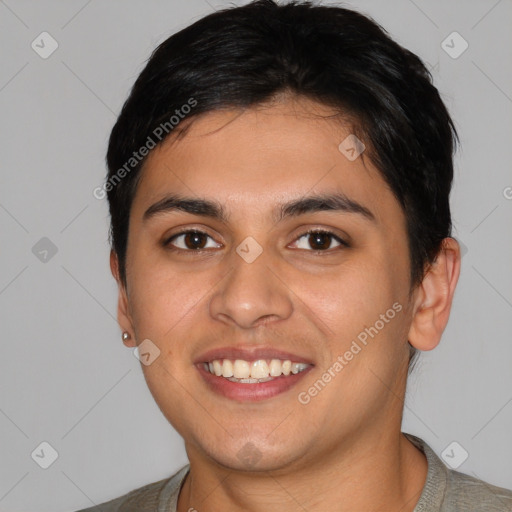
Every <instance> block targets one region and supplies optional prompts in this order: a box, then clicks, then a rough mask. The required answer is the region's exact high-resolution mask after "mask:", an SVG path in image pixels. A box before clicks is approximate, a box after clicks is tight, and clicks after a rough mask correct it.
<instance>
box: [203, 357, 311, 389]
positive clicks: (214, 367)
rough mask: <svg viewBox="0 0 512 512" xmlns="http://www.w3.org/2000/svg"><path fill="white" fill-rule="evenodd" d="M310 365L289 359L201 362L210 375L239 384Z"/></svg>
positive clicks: (282, 375)
mask: <svg viewBox="0 0 512 512" xmlns="http://www.w3.org/2000/svg"><path fill="white" fill-rule="evenodd" d="M311 366H313V365H312V364H309V363H303V362H292V361H291V360H290V359H257V360H255V361H246V360H244V359H234V360H232V359H213V360H212V361H208V362H204V363H203V368H204V369H205V370H206V371H208V372H209V373H211V374H212V375H215V376H217V377H224V378H225V379H226V380H229V381H231V382H236V383H240V384H258V383H262V382H269V381H271V380H275V379H277V378H279V377H287V376H289V375H296V374H298V373H301V372H303V371H304V370H306V369H308V368H309V367H311Z"/></svg>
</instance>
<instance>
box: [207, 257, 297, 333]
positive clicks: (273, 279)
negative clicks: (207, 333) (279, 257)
mask: <svg viewBox="0 0 512 512" xmlns="http://www.w3.org/2000/svg"><path fill="white" fill-rule="evenodd" d="M265 253H266V251H263V253H262V254H261V255H260V256H259V257H258V258H257V259H256V260H255V261H253V262H252V263H248V262H247V261H245V260H244V259H243V258H241V257H240V256H239V255H238V254H237V253H236V252H234V253H233V255H232V257H231V262H230V263H231V271H229V272H228V274H227V276H226V278H225V279H223V280H222V281H221V284H220V285H219V286H218V287H217V288H216V290H215V293H214V295H213V296H212V297H211V299H210V303H209V308H210V315H211V316H212V318H214V319H216V320H220V321H222V322H224V323H229V324H231V325H236V326H238V327H239V328H242V329H250V328H253V327H257V326H259V325H262V324H266V323H268V322H272V321H278V320H284V319H286V318H288V317H289V316H290V315H291V314H292V311H293V303H292V301H291V294H292V292H291V291H290V288H288V286H287V285H286V282H285V279H283V278H280V276H279V272H278V271H277V270H276V269H275V266H273V267H274V268H272V267H271V265H270V263H271V262H270V261H269V260H270V258H269V257H267V256H266V254H265Z"/></svg>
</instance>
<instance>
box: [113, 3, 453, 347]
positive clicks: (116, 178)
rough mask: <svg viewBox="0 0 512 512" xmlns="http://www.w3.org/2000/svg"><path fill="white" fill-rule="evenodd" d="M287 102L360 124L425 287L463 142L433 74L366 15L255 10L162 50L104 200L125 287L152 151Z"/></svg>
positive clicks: (191, 29) (219, 17)
mask: <svg viewBox="0 0 512 512" xmlns="http://www.w3.org/2000/svg"><path fill="white" fill-rule="evenodd" d="M280 93H292V94H294V95H297V96H302V97H306V98H309V99H312V100H315V101H317V102H320V103H322V104H325V105H327V106H331V107H333V108H335V109H337V110H338V111H339V112H340V113H341V114H344V115H345V119H349V120H350V121H351V123H352V124H353V133H355V134H356V135H357V136H358V138H360V139H361V140H363V141H364V144H365V145H366V150H365V155H366V156H367V157H368V158H370V160H371V161H372V163H373V164H374V165H375V166H376V167H377V169H378V170H379V172H380V173H381V174H382V177H383V178H384V179H385V181H386V182H387V184H388V186H389V187H390V189H391V191H392V192H393V194H394V196H395V197H396V199H397V201H398V202H399V203H400V205H401V207H402V209H403V211H404V214H405V217H406V222H407V236H408V245H409V254H410V263H411V265H410V267H411V272H410V283H411V290H412V289H413V288H414V287H415V286H417V285H418V284H420V283H421V281H422V280H423V277H424V275H425V272H426V271H427V270H428V266H429V265H430V264H431V263H432V262H433V261H434V260H435V258H436V256H437V254H438V253H439V251H440V249H441V242H442V240H443V239H444V238H446V237H449V236H451V230H452V223H451V214H450V204H449V194H450V189H451V186H452V180H453V161H452V157H453V152H454V150H455V146H456V144H457V142H458V137H457V132H456V129H455V126H454V124H453V122H452V119H451V118H450V115H449V113H448V111H447V108H446V106H445V105H444V103H443V101H442V100H441V97H440V95H439V92H438V90H437V89H436V87H435V86H434V85H433V80H432V76H431V74H430V72H429V71H428V69H427V68H426V67H425V65H424V64H423V63H422V61H421V60H420V59H419V58H418V57H417V56H416V55H415V54H413V53H411V52H410V51H408V50H407V49H405V48H403V47H402V46H400V45H399V44H398V43H396V42H395V41H393V40H392V39H391V37H390V36H389V35H388V34H387V32H386V31H385V30H384V29H383V28H382V27H380V26H379V25H378V24H377V23H376V22H375V21H374V20H372V19H371V18H369V17H367V16H365V15H363V14H361V13H359V12H357V11H354V10H351V9H347V8H344V7H338V6H333V5H329V6H323V5H316V4H313V3H311V2H309V1H291V2H288V3H281V4H277V3H276V2H274V1H273V0H257V1H253V2H251V3H249V4H247V5H244V6H241V7H231V8H228V9H223V10H220V11H216V12H214V13H212V14H210V15H208V16H206V17H204V18H202V19H200V20H198V21H197V22H195V23H193V24H192V25H190V26H188V27H186V28H185V29H183V30H181V31H179V32H177V33H176V34H174V35H172V36H171V37H169V38H168V39H167V40H165V41H164V42H163V43H161V44H160V45H159V46H158V47H157V48H156V50H155V51H154V52H153V53H152V55H151V57H150V59H149V60H148V62H147V65H146V66H145V68H144V70H143V71H142V72H141V74H140V75H139V77H138V78H137V80H136V82H135V84H134V86H133V88H132V90H131V93H130V95H129V97H128V99H127V101H126V102H125V104H124V106H123V108H122V111H121V113H120V115H119V118H118V119H117V122H116V124H115V126H114V128H113V130H112V133H111V136H110V141H109V147H108V152H107V165H108V176H107V182H106V187H105V190H106V191H107V195H108V201H109V207H110V215H111V228H110V242H111V245H112V249H113V250H114V251H115V253H116V254H117V257H118V260H119V273H120V279H121V280H122V282H123V283H124V284H126V249H127V243H128V228H129V213H130V208H131V204H132V201H133V198H134V196H135V192H136V189H137V184H138V181H139V179H140V175H141V170H142V168H143V164H144V161H145V159H146V156H147V149H151V148H152V147H154V146H155V145H157V144H159V143H160V142H162V141H163V140H166V138H167V137H168V136H169V135H170V134H173V133H179V132H180V129H179V126H180V123H181V124H182V125H184V126H185V127H186V126H187V123H188V126H189V125H190V123H191V122H193V120H194V119H195V118H197V116H199V115H200V114H203V113H207V112H210V111H214V110H219V109H225V108H242V109H243V108H248V107H252V106H256V105H259V104H263V103H265V102H268V101H271V100H272V99H273V98H275V97H276V96H278V95H279V94H280ZM185 117H186V123H183V122H182V119H184V118H185ZM176 128H177V129H176ZM340 142H341V141H340ZM143 148H146V151H139V150H142V149H143ZM134 152H135V153H134ZM135 155H136V156H135ZM413 354H414V351H411V356H412V355H413Z"/></svg>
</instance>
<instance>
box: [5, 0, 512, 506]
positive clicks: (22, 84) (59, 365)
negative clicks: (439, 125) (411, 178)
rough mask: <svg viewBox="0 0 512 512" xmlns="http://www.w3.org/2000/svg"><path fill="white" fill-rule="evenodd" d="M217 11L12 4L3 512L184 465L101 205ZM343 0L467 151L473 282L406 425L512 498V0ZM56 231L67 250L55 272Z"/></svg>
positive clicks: (463, 206)
mask: <svg viewBox="0 0 512 512" xmlns="http://www.w3.org/2000/svg"><path fill="white" fill-rule="evenodd" d="M209 2H210V3H207V2H206V1H204V0H187V1H177V0H167V1H155V0H153V1H145V2H143V1H142V0H140V1H124V2H122V1H120V0H116V1H108V2H107V1H99V0H89V1H86V0H76V1H75V0H73V1H71V0H68V1H66V2H59V1H35V0H34V1H23V0H19V1H16V0H6V1H0V47H1V66H0V115H1V127H2V128H1V130H2V131H1V137H0V144H1V171H0V173H1V174H0V176H1V187H0V223H1V231H0V236H1V241H0V315H1V328H2V345H1V346H2V352H1V353H2V357H1V358H0V375H1V379H2V380H1V382H2V385H1V387H0V432H1V437H0V450H1V451H0V454H1V455H0V456H1V467H0V510H2V511H28V510H38V511H40V512H45V511H48V512H49V511H52V512H57V511H65V510H76V509H78V508H81V507H85V506H92V505H93V504H94V503H99V502H102V501H104V500H107V499H111V498H113V497H116V496H119V495H121V494H123V493H125V492H127V491H129V490H131V489H133V488H135V487H138V486H141V485H143V484H145V483H148V482H151V481H155V480H158V479H161V478H165V477H167V476H169V475H170V474H172V473H173V472H174V471H175V470H177V469H178V468H180V467H181V466H182V465H183V464H185V463H186V454H185V451H184V448H183V443H182V440H181V438H180V437H179V436H178V435H177V434H176V433H175V432H174V430H173V429H172V427H171V426H170V425H169V424H168V423H167V421H166V420H165V419H164V417H163V415H162V414H161V412H160V410H159V409H158V407H157V406H156V404H155V403H154V401H153V398H152V397H151V395H150V393H149V391H148V390H147V387H146V384H145V381H144V378H143V376H142V370H141V368H140V363H139V361H138V360H137V359H136V358H135V357H134V355H133V354H132V352H131V350H129V349H127V348H126V347H124V345H123V344H122V342H121V339H120V330H119V327H118V325H117V322H116V318H115V317H116V298H117V295H116V286H115V282H114V280H113V278H112V277H111V274H110V270H109V266H108V255H109V247H108V242H107V229H108V214H107V203H106V202H105V200H97V199H96V198H95V197H93V194H92V191H93V189H94V188H95V187H97V186H99V185H101V184H102V180H103V177H104V173H105V167H104V154H105V149H106V143H107V138H108V135H109V130H110V129H111V127H112V125H113V123H114V121H115V118H116V114H117V113H118V112H119V110H120V107H121V105H122V103H123V101H124V100H125V98H126V96H127V94H128V92H129V89H130V87H131V85H132V83H133V81H134V80H135V78H136V76H137V75H138V73H139V72H140V71H141V69H142V67H143V65H144V62H145V60H146V59H147V58H148V56H149V54H150V52H151V51H152V49H153V48H154V47H155V46H156V45H157V43H159V42H160V41H162V40H163V39H165V38H166V37H168V36H169V35H170V34H171V33H173V32H175V31H176V30H178V29H181V28H183V27H184V26H186V25H187V24H189V23H190V22H192V21H195V20H197V19H198V18H200V17H201V16H203V15H205V14H207V13H209V12H211V11H212V9H214V8H219V7H221V6H227V5H228V2H222V1H221V0H209ZM235 3H236V2H235ZM241 3H245V2H240V4H241ZM325 3H328V2H325ZM345 4H346V5H347V6H353V7H355V8H358V9H359V10H362V11H363V12H365V13H367V14H370V15H371V16H373V17H374V19H376V20H377V21H378V22H379V23H381V24H382V25H383V26H384V27H385V28H386V29H387V30H388V31H389V32H390V33H391V35H392V36H393V37H395V38H396V39H397V40H398V42H400V43H401V44H403V45H405V46H406V47H408V48H409V49H411V50H412V51H414V52H416V53H417V54H419V56H420V57H421V58H423V59H424V60H425V61H426V62H428V63H429V65H430V66H431V69H432V72H433V75H434V78H435V82H436V85H437V87H438V88H439V89H440V91H441V92H442V95H443V98H444V100H445V101H446V103H447V105H448V107H449V109H450V111H451V113H452V115H453V117H454V118H455V120H456V124H457V127H458V129H459V131H460V135H461V140H462V150H461V151H460V152H459V154H458V155H457V158H456V175H455V185H454V189H453V193H452V197H451V200H452V207H453V220H454V228H455V229H454V235H455V236H456V237H457V238H458V239H459V240H460V241H461V242H462V243H463V244H464V257H463V261H462V272H461V277H460V281H459V285H458V289H457V291H456V294H455V301H454V305H453V310H452V316H451V319H450V323H449V325H448V328H447V329H446V331H445V335H444V337H443V340H442V343H441V345H440V346H439V347H438V348H437V349H436V350H434V351H432V352H428V353H423V354H422V356H421V358H420V363H419V365H418V367H417V369H416V372H415V374H414V375H413V376H412V377H411V379H410V381H409V387H408V396H407V400H406V406H405V412H404V426H403V430H404V431H406V432H411V433H413V434H416V435H418V436H420V437H423V438H424V439H425V440H426V441H427V442H428V443H429V444H430V445H431V446H432V447H433V448H434V449H435V450H436V452H437V453H438V454H440V455H441V453H442V452H443V450H444V449H445V448H446V447H447V446H448V445H449V444H450V443H452V442H453V441H457V442H458V443H459V444H460V445H461V446H462V447H463V448H464V449H465V450H466V451H467V452H468V453H469V457H468V458H467V460H466V461H465V462H464V463H463V464H462V465H461V466H460V467H459V470H460V471H463V472H465V473H468V474H472V475H474V476H477V477H479V478H482V479H484V480H487V481H488V482H490V483H493V484H495V485H500V486H503V487H508V488H512V456H511V455H512V436H511V435H510V433H511V431H512V404H511V402H512V372H511V367H512V365H511V361H512V357H511V356H512V343H511V334H510V333H511V331H512V271H511V268H510V263H511V262H512V229H511V226H512V200H511V199H510V198H511V197H512V189H511V188H507V187H512V173H511V170H510V162H511V160H512V144H511V141H512V121H511V119H512V117H511V113H512V99H511V96H512V83H511V82H512V67H511V62H512V56H511V53H512V35H511V32H510V26H512V23H511V21H512V2H511V1H510V0H501V1H496V0H473V1H462V0H460V1H441V0H438V1H426V0H415V1H412V0H395V1H393V2H383V1H381V0H365V1H352V2H346V3H345ZM43 31H47V32H49V33H50V34H51V35H52V37H53V38H54V39H55V40H56V41H57V42H58V45H59V46H58V49H57V50H56V51H55V52H54V53H53V54H52V55H51V56H50V57H49V58H47V59H43V58H41V57H40V56H39V55H38V54H37V53H36V52H35V51H34V50H33V49H32V48H31V43H32V41H33V40H35V39H36V38H37V36H38V35H39V34H40V33H41V32H43ZM453 31H457V32H458V33H460V34H461V35H462V37H463V38H464V39H465V40H466V41H467V42H468V43H469V47H468V49H467V50H466V51H465V52H464V53H463V54H462V55H460V56H459V57H458V58H456V59H454V58H452V57H450V56H449V55H448V54H447V53H446V52H445V51H444V50H443V48H442V47H441V43H442V41H443V40H445V38H446V37H447V36H448V35H449V34H451V33H452V32H453ZM449 41H450V40H449ZM36 42H37V40H36ZM459 43H460V41H459V42H455V43H450V44H451V45H452V46H453V45H455V49H457V48H460V45H459ZM45 47H46V48H48V44H47V43H45ZM507 197H508V198H507ZM43 237H47V238H48V239H49V240H51V242H52V243H53V244H54V245H55V247H56V248H57V252H56V254H54V255H52V253H51V251H50V252H49V253H48V254H47V255H46V261H41V260H40V258H42V257H43V254H44V253H40V254H38V251H42V250H43V249H44V248H45V247H46V248H47V249H48V247H47V245H48V241H43V242H39V241H40V239H41V238H43ZM38 242H39V244H40V245H36V244H37V243H38ZM45 244H46V245H45ZM34 246H36V249H37V250H36V249H34V251H33V247H34ZM34 252H35V253H36V254H34ZM36 256H37V257H36ZM43 441H46V442H48V443H50V445H51V446H52V447H53V448H54V449H55V450H56V451H57V452H58V454H59V456H58V458H57V460H56V461H55V462H54V463H53V464H52V465H51V466H50V467H49V468H48V469H42V468H41V467H40V466H39V465H38V464H36V462H35V461H34V460H33V458H32V457H31V453H32V452H33V451H34V450H35V449H36V448H37V447H38V446H39V445H40V443H41V442H43ZM457 450H459V448H457ZM48 453H49V452H48V450H47V451H46V452H45V455H44V457H46V456H48ZM456 455H457V456H460V453H458V452H457V453H456ZM44 457H43V456H41V459H42V458H44Z"/></svg>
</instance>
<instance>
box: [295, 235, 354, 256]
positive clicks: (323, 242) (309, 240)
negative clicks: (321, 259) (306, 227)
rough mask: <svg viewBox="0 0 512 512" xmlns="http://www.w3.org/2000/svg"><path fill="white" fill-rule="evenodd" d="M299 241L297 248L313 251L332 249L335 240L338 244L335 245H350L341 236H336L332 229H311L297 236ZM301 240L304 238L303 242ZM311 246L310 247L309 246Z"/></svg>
mask: <svg viewBox="0 0 512 512" xmlns="http://www.w3.org/2000/svg"><path fill="white" fill-rule="evenodd" d="M297 240H298V241H299V242H298V243H296V248H297V249H312V250H313V251H323V252H325V251H327V250H328V249H332V248H333V247H332V245H331V244H332V242H333V241H334V242H335V243H336V244H338V245H335V246H334V247H340V246H344V247H348V244H347V243H346V242H345V241H343V240H342V239H341V238H340V237H338V236H336V235H335V234H334V233H331V232H330V231H324V230H310V231H308V232H306V233H304V234H303V235H301V236H300V237H298V238H297ZM301 240H303V241H302V242H301ZM308 246H309V247H308Z"/></svg>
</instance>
